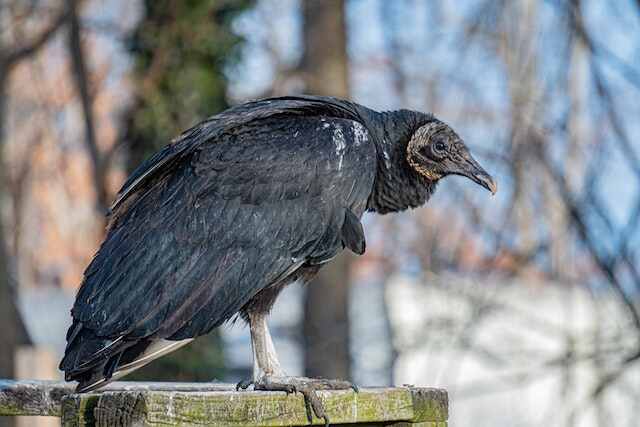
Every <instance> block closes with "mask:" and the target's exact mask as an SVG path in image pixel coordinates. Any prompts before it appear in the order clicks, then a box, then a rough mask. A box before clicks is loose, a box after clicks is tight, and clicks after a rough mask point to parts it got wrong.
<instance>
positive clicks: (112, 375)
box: [60, 328, 193, 393]
mask: <svg viewBox="0 0 640 427" xmlns="http://www.w3.org/2000/svg"><path fill="white" fill-rule="evenodd" d="M71 335H72V336H73V339H72V340H70V341H69V342H68V343H67V348H66V351H65V355H64V358H63V359H62V361H61V362H60V369H61V370H63V371H64V372H65V380H67V381H77V382H78V386H77V388H76V391H77V392H78V393H82V392H87V391H91V390H95V389H97V388H100V387H103V386H104V385H106V384H108V383H110V382H112V381H114V380H116V379H118V378H122V377H123V376H125V375H127V374H129V373H131V372H133V371H134V370H136V369H138V368H141V367H142V366H144V365H146V364H147V363H149V362H151V361H153V360H155V359H157V358H159V357H161V356H164V355H165V354H168V353H170V352H172V351H174V350H177V349H178V348H180V347H182V346H184V345H186V344H188V343H190V342H191V341H193V338H190V339H185V340H180V341H169V340H149V339H139V340H134V341H132V340H126V339H124V338H123V337H120V338H117V339H106V338H103V337H98V336H96V335H95V333H94V332H93V331H92V330H90V329H87V328H80V329H74V331H73V332H72V333H71Z"/></svg>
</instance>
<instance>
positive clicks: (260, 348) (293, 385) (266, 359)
mask: <svg viewBox="0 0 640 427" xmlns="http://www.w3.org/2000/svg"><path fill="white" fill-rule="evenodd" d="M248 318H249V329H250V331H251V347H252V349H253V380H245V381H241V382H240V383H238V386H237V389H243V390H244V389H247V388H248V387H249V386H250V385H251V384H253V386H254V389H255V390H264V391H284V392H286V393H300V394H302V395H303V396H304V401H305V404H306V406H307V418H308V419H309V423H311V422H312V421H313V416H312V411H313V414H315V416H316V417H318V418H322V419H324V422H325V425H329V417H328V416H327V414H326V413H325V411H324V406H323V404H322V401H321V400H320V398H319V397H318V394H317V393H316V391H318V390H348V389H353V390H355V391H358V389H357V387H356V386H354V385H353V384H351V383H350V382H348V381H342V380H326V379H322V378H307V377H288V376H286V374H285V373H284V371H283V370H282V368H281V367H280V362H279V361H278V357H277V355H276V351H275V347H274V345H273V341H272V339H271V334H270V333H269V328H268V327H267V314H266V313H255V312H253V313H248Z"/></svg>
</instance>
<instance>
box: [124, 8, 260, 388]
mask: <svg viewBox="0 0 640 427" xmlns="http://www.w3.org/2000/svg"><path fill="white" fill-rule="evenodd" d="M144 4H145V15H144V17H143V19H142V20H141V22H140V23H139V25H138V28H137V29H136V31H135V33H134V34H133V36H132V37H131V39H130V40H129V50H130V52H131V54H132V57H133V60H134V67H135V69H134V70H135V72H134V79H135V89H136V99H135V101H134V104H133V107H132V108H131V109H130V110H129V111H128V113H127V116H126V133H125V141H126V142H127V148H128V150H129V152H128V154H129V169H130V170H133V169H135V167H136V166H137V165H138V164H140V163H141V162H142V161H143V160H144V159H145V158H147V157H149V156H150V155H151V154H153V153H154V152H155V151H157V150H158V149H159V148H161V147H162V146H164V145H165V144H167V143H168V142H169V141H170V140H171V139H172V138H174V137H175V136H177V135H178V134H179V133H180V132H182V131H183V130H185V129H187V128H189V127H191V126H192V125H194V124H196V123H197V122H199V121H200V120H202V119H204V118H206V117H208V116H210V115H213V114H215V113H217V112H219V111H221V110H223V109H225V108H227V107H228V104H227V101H226V97H225V91H226V87H227V83H228V82H227V78H226V76H225V74H224V70H225V69H226V68H227V67H228V66H232V65H233V64H234V63H236V62H237V61H238V60H239V56H240V49H239V48H240V46H241V43H242V41H243V40H242V39H241V37H239V36H238V35H236V34H234V33H233V31H232V28H231V27H232V22H233V19H234V18H235V17H236V16H237V15H238V14H239V13H241V12H243V11H245V10H246V9H248V8H249V7H250V6H251V5H252V4H253V1H252V0H184V1H178V0H145V3H144ZM222 370H223V355H222V350H221V344H220V339H219V336H218V334H217V333H216V332H215V331H214V332H213V333H212V334H210V335H207V336H205V337H201V338H199V339H198V340H196V341H195V342H193V343H191V344H189V345H188V346H186V347H183V348H182V349H180V350H178V351H176V352H174V353H173V354H170V355H167V356H165V357H162V358H160V359H159V360H156V361H154V362H153V363H151V364H150V365H147V366H146V367H144V368H142V369H140V370H139V371H137V372H135V373H134V374H133V375H131V376H129V377H128V378H131V379H139V380H143V379H144V380H151V379H153V380H180V381H206V380H211V379H212V378H214V377H218V378H220V376H221V374H222Z"/></svg>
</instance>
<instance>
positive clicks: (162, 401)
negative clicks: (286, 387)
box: [0, 380, 448, 427]
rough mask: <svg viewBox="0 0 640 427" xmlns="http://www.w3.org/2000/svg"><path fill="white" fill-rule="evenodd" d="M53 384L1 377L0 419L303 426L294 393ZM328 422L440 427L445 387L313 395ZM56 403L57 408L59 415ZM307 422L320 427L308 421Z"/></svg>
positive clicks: (215, 386)
mask: <svg viewBox="0 0 640 427" xmlns="http://www.w3.org/2000/svg"><path fill="white" fill-rule="evenodd" d="M74 387H75V385H74V384H72V383H64V382H56V381H8V380H0V415H52V416H62V417H63V419H62V422H63V425H65V426H78V427H80V426H85V425H94V424H95V425H102V426H108V425H114V424H118V425H146V426H151V425H158V424H165V425H214V424H215V425H217V426H285V425H290V426H295V425H307V415H306V408H305V405H304V399H303V397H302V396H301V395H286V394H285V393H277V392H259V391H258V392H256V391H247V392H236V391H235V389H234V387H233V385H230V384H222V383H149V382H142V383H139V382H116V383H113V384H110V385H109V386H107V387H106V388H105V389H104V390H102V391H100V392H94V393H89V394H81V395H78V394H73V391H74ZM319 395H320V397H321V399H322V401H323V403H324V406H325V408H326V410H327V413H328V415H329V417H330V418H331V420H332V423H335V424H350V423H358V424H360V425H371V426H382V425H386V426H390V425H393V426H396V427H405V426H414V427H444V426H446V420H447V418H448V402H447V394H446V392H445V391H444V390H438V389H428V388H416V387H399V388H370V389H363V390H361V392H360V393H357V394H356V393H353V392H351V391H325V392H320V393H319ZM61 406H64V407H63V409H62V411H61ZM314 424H322V420H319V419H315V420H314Z"/></svg>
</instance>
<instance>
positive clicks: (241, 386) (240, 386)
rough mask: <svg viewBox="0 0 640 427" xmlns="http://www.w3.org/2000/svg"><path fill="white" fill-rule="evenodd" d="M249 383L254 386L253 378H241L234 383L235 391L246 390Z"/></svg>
mask: <svg viewBox="0 0 640 427" xmlns="http://www.w3.org/2000/svg"><path fill="white" fill-rule="evenodd" d="M251 385H254V386H255V381H253V380H242V381H240V382H239V383H238V384H236V391H240V390H246V389H248V388H249V387H250V386H251Z"/></svg>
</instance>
